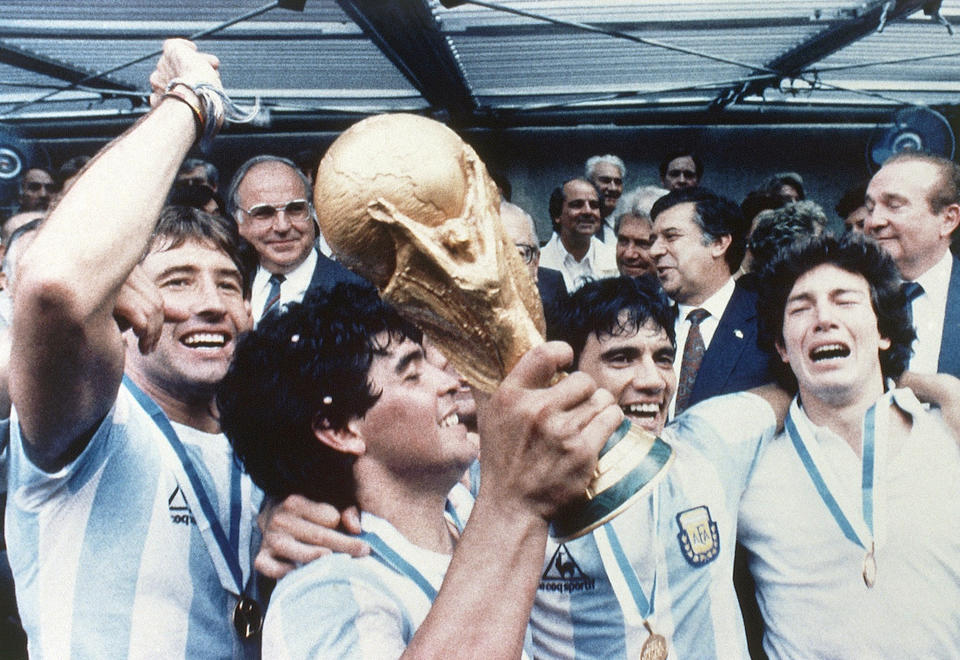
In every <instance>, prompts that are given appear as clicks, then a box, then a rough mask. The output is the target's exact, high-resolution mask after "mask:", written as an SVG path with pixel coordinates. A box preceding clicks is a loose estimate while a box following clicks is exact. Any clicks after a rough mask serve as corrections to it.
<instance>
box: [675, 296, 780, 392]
mask: <svg viewBox="0 0 960 660" xmlns="http://www.w3.org/2000/svg"><path fill="white" fill-rule="evenodd" d="M757 334H758V333H757V293H756V291H754V290H751V289H750V288H748V287H746V286H744V285H742V284H740V283H739V282H738V283H737V285H736V287H735V288H734V291H733V295H732V296H730V302H728V303H727V308H726V309H725V310H724V312H723V316H722V317H720V323H719V325H718V326H717V330H716V332H714V333H713V339H712V340H711V341H710V347H709V348H708V349H707V352H706V353H704V355H703V362H702V363H701V364H700V370H699V371H698V372H697V380H696V381H695V382H694V384H693V391H692V392H691V393H690V403H689V405H691V406H692V405H693V404H695V403H697V402H698V401H703V400H704V399H708V398H710V397H712V396H716V395H718V394H729V393H731V392H740V391H742V390H747V389H750V388H751V387H757V386H758V385H763V384H765V383H769V382H772V381H773V380H774V372H773V371H772V369H771V368H770V367H771V363H770V360H771V358H772V357H773V356H771V355H770V353H768V352H767V351H765V350H763V349H762V348H761V347H760V345H759V344H758V342H757V340H758V337H757Z"/></svg>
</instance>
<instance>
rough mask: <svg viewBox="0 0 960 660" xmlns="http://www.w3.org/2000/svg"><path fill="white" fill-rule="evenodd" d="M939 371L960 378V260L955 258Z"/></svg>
mask: <svg viewBox="0 0 960 660" xmlns="http://www.w3.org/2000/svg"><path fill="white" fill-rule="evenodd" d="M940 337H941V339H940V360H939V362H938V364H937V371H940V372H943V373H947V374H953V375H954V376H957V377H960V259H958V258H957V257H953V268H952V270H951V271H950V288H948V289H947V309H946V312H945V313H944V316H943V334H942V335H941V336H940Z"/></svg>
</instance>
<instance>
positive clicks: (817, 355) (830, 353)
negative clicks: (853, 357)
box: [810, 342, 850, 362]
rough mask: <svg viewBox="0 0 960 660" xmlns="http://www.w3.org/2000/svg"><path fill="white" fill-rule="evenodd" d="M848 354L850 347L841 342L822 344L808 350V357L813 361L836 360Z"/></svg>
mask: <svg viewBox="0 0 960 660" xmlns="http://www.w3.org/2000/svg"><path fill="white" fill-rule="evenodd" d="M849 355H850V347H849V346H847V345H846V344H843V343H841V342H834V343H831V344H823V345H821V346H816V347H814V348H813V349H811V350H810V359H811V360H812V361H813V362H824V361H826V360H837V359H840V358H845V357H848V356H849Z"/></svg>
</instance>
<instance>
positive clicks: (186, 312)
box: [127, 239, 252, 398]
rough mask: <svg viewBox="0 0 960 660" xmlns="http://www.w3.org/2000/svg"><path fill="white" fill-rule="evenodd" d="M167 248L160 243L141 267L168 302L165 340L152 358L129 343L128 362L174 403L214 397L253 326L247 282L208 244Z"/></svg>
mask: <svg viewBox="0 0 960 660" xmlns="http://www.w3.org/2000/svg"><path fill="white" fill-rule="evenodd" d="M165 248H166V246H165V245H164V243H163V240H162V239H160V241H159V244H158V245H157V246H156V247H155V249H154V250H153V251H152V252H150V253H149V254H148V255H147V257H146V258H145V259H144V260H143V262H142V263H141V266H142V268H143V271H144V273H145V274H146V275H147V277H149V278H150V280H151V281H153V282H154V283H155V284H156V285H157V287H158V288H159V290H160V294H161V296H162V297H163V303H164V307H165V319H164V324H163V332H162V335H161V337H160V341H159V342H158V344H157V347H156V349H155V350H154V351H153V352H151V353H149V354H148V355H143V354H142V353H140V351H139V350H138V349H137V345H136V341H128V349H127V360H128V361H130V362H132V363H133V365H134V368H135V370H136V371H137V372H138V373H140V374H142V375H143V377H144V378H145V379H146V380H147V381H148V383H149V385H150V386H151V389H152V390H161V391H164V392H167V393H169V394H170V395H171V396H172V397H173V398H181V397H188V398H189V397H195V396H200V397H205V396H212V394H213V391H214V388H215V387H216V385H217V384H218V383H219V382H220V380H221V379H222V378H223V376H224V374H226V372H227V367H228V366H229V364H230V359H231V358H232V357H233V350H234V346H235V344H236V340H237V336H238V335H239V334H240V333H241V332H244V331H246V330H249V329H250V327H251V325H252V320H251V317H250V306H249V303H248V302H247V301H245V300H244V297H243V281H242V278H241V276H240V272H239V271H238V270H237V267H236V265H235V264H234V263H233V261H231V260H230V258H229V257H228V256H227V255H226V254H225V253H224V252H221V251H220V250H218V249H216V248H214V247H211V246H210V245H208V244H206V243H201V242H198V241H196V240H192V239H188V240H186V241H185V242H184V243H182V244H181V245H179V246H177V247H174V248H170V249H165Z"/></svg>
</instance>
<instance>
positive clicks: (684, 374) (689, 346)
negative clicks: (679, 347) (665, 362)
mask: <svg viewBox="0 0 960 660" xmlns="http://www.w3.org/2000/svg"><path fill="white" fill-rule="evenodd" d="M708 316H710V312H708V311H707V310H705V309H700V308H699V307H698V308H697V309H693V310H690V313H689V314H687V320H688V321H690V332H688V333H687V341H686V342H685V343H684V345H683V357H682V358H681V360H680V382H679V383H678V384H677V405H676V408H675V414H676V415H679V414H680V413H682V412H683V411H684V409H685V408H686V407H687V406H688V405H689V402H690V393H691V392H693V384H694V382H696V380H697V372H698V371H699V370H700V363H701V362H703V354H704V353H706V352H707V347H706V345H704V343H703V335H702V334H700V322H701V321H703V320H704V319H705V318H707V317H708Z"/></svg>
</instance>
